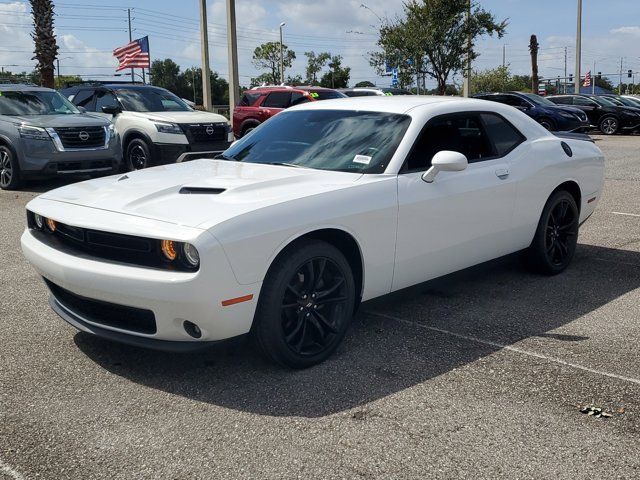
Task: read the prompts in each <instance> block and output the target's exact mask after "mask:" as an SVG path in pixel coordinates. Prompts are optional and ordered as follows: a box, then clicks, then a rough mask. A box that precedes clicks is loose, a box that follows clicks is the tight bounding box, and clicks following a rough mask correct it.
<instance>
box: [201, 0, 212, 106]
mask: <svg viewBox="0 0 640 480" xmlns="http://www.w3.org/2000/svg"><path fill="white" fill-rule="evenodd" d="M200 52H201V54H202V106H203V107H204V109H205V110H206V111H207V112H208V111H210V110H211V76H210V73H209V32H208V31H207V1H206V0H200Z"/></svg>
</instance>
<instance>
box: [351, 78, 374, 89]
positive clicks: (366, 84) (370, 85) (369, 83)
mask: <svg viewBox="0 0 640 480" xmlns="http://www.w3.org/2000/svg"><path fill="white" fill-rule="evenodd" d="M375 86H376V85H375V83H371V82H370V81H368V80H365V81H363V82H358V83H356V84H355V88H358V87H375Z"/></svg>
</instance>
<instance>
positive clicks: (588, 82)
mask: <svg viewBox="0 0 640 480" xmlns="http://www.w3.org/2000/svg"><path fill="white" fill-rule="evenodd" d="M582 86H583V87H590V86H591V71H588V72H587V74H586V75H585V76H584V83H583V84H582Z"/></svg>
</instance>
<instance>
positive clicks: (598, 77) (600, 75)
mask: <svg viewBox="0 0 640 480" xmlns="http://www.w3.org/2000/svg"><path fill="white" fill-rule="evenodd" d="M596 78H597V79H598V80H600V79H601V78H602V72H598V75H597V76H596Z"/></svg>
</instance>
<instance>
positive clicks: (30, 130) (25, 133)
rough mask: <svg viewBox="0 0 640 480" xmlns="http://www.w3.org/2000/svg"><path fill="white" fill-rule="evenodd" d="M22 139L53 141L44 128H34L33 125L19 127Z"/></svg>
mask: <svg viewBox="0 0 640 480" xmlns="http://www.w3.org/2000/svg"><path fill="white" fill-rule="evenodd" d="M18 131H19V132H20V136H21V137H22V138H31V139H34V140H51V137H49V134H48V133H47V131H46V130H45V129H44V128H40V127H34V126H31V125H20V126H19V127H18Z"/></svg>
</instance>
